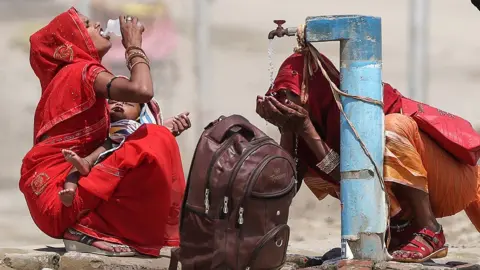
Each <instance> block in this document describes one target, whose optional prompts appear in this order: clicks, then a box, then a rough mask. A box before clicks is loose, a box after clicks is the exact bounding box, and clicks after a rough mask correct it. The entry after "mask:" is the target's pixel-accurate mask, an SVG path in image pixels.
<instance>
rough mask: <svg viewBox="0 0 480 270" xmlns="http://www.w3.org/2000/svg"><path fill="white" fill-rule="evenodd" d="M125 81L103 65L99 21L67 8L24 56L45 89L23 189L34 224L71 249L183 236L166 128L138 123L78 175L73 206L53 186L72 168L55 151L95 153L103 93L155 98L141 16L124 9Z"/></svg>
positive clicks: (105, 121) (166, 242)
mask: <svg viewBox="0 0 480 270" xmlns="http://www.w3.org/2000/svg"><path fill="white" fill-rule="evenodd" d="M120 21H121V29H122V36H123V45H124V46H125V48H126V58H127V65H128V67H129V69H130V71H131V76H130V79H126V78H123V77H115V76H113V75H112V74H110V73H109V72H108V71H107V70H106V69H105V68H104V67H103V66H102V65H101V63H100V61H101V59H102V57H103V56H104V55H105V54H106V53H107V52H108V50H109V49H110V46H111V43H110V41H109V39H108V37H107V38H106V37H104V36H103V35H102V33H101V32H102V29H101V28H100V25H99V24H98V23H96V24H95V23H93V22H90V21H89V20H88V18H86V17H84V16H82V15H79V14H78V12H77V11H76V10H75V9H74V8H71V9H69V10H68V11H67V12H64V13H62V14H60V15H59V16H57V17H56V18H54V19H53V20H52V21H51V22H50V23H49V24H48V25H47V26H45V27H44V28H42V29H40V30H39V31H38V32H36V33H34V34H33V35H32V36H31V38H30V42H31V50H30V62H31V66H32V68H33V70H34V71H35V74H36V75H37V77H38V78H39V80H40V84H41V88H42V95H41V98H40V101H39V103H38V106H37V109H36V112H35V121H34V145H33V147H32V149H31V150H30V151H29V152H28V153H27V155H26V156H25V158H24V159H23V164H22V169H21V179H20V190H21V191H22V192H23V194H24V196H25V199H26V201H27V204H28V208H29V210H30V213H31V216H32V218H33V220H34V222H35V224H36V225H37V226H38V227H39V228H40V230H42V231H43V232H44V233H46V234H47V235H49V236H51V237H54V238H63V239H66V240H69V241H67V242H68V243H69V244H68V245H67V250H77V251H84V252H93V253H99V254H106V255H112V256H116V255H117V256H129V255H134V254H135V253H136V252H138V253H142V254H145V255H151V256H159V252H160V249H161V248H162V247H163V246H175V245H178V244H179V235H178V217H179V209H180V204H181V200H182V196H183V192H184V187H185V179H184V176H183V169H182V165H181V160H180V153H179V149H178V146H177V143H176V141H175V138H174V136H173V135H172V134H171V132H170V131H169V130H168V129H167V128H165V127H163V126H159V125H154V124H148V125H142V126H141V127H140V128H139V129H138V130H137V131H136V132H135V133H134V134H132V135H131V136H130V137H128V139H127V140H126V142H125V144H124V146H123V147H121V148H120V149H118V150H117V151H115V152H114V153H113V154H112V155H111V156H109V157H108V158H107V159H106V160H104V161H103V162H101V163H99V164H97V165H96V166H95V167H93V168H92V170H91V172H90V174H89V175H88V176H85V177H81V178H80V181H79V187H78V190H77V194H76V197H75V199H74V202H73V205H72V206H71V207H64V206H63V205H62V203H61V202H60V200H59V197H58V192H59V191H60V190H61V189H62V186H63V184H64V182H65V180H66V179H65V178H66V177H67V175H68V174H69V172H70V171H71V169H72V166H71V165H70V164H69V163H68V162H66V161H65V159H64V157H63V155H62V153H61V150H62V149H71V150H73V151H75V152H76V153H77V154H79V155H80V156H85V155H87V154H89V153H91V152H92V151H93V150H94V149H96V148H97V147H98V146H100V145H101V144H102V143H103V142H104V140H105V139H106V137H107V134H108V129H109V124H110V123H109V117H108V110H107V103H106V99H107V98H111V99H114V100H117V101H128V102H137V103H146V102H149V101H150V100H151V98H152V97H153V89H152V79H151V76H150V71H149V62H148V58H147V56H146V55H145V53H144V52H143V50H142V49H141V45H142V42H141V41H142V32H143V31H144V29H143V26H141V24H137V21H138V19H137V18H132V17H130V16H127V17H120Z"/></svg>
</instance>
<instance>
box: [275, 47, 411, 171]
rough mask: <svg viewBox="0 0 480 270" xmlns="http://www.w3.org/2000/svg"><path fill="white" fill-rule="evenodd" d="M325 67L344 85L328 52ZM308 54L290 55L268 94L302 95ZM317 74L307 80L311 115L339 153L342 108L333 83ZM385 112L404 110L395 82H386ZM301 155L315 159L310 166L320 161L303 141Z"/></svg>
mask: <svg viewBox="0 0 480 270" xmlns="http://www.w3.org/2000/svg"><path fill="white" fill-rule="evenodd" d="M320 56H321V60H322V64H323V67H324V68H325V70H326V71H327V74H328V76H329V77H330V79H331V80H332V81H333V82H334V83H335V84H336V85H337V87H340V73H339V71H338V69H337V68H336V67H335V65H334V64H333V63H332V62H331V61H330V60H329V59H328V58H327V57H325V56H324V55H322V54H320ZM304 59H305V57H304V55H303V54H301V53H294V54H293V55H291V56H290V57H288V58H287V59H286V60H285V61H284V62H283V64H282V65H281V66H280V69H279V71H278V75H277V77H276V78H275V81H274V83H273V86H272V88H271V89H269V90H268V92H267V93H271V92H277V91H280V90H283V89H285V90H290V91H291V92H293V93H295V94H296V95H299V96H300V95H301V94H302V83H303V79H304V76H305V75H306V74H308V72H305V73H304V61H305V60H304ZM311 68H312V69H313V70H314V72H313V75H312V76H310V77H309V78H308V81H306V83H307V85H308V93H307V94H308V95H307V97H308V99H307V101H308V106H309V110H310V117H311V119H312V121H313V123H314V125H315V128H316V129H317V132H318V133H319V135H320V136H322V138H323V140H324V141H325V142H326V143H327V144H328V146H329V147H330V148H332V149H333V150H334V151H336V152H337V153H338V152H339V151H340V110H339V109H338V107H337V104H336V102H335V99H334V97H333V94H332V90H331V88H330V84H329V82H328V80H327V79H326V78H325V76H324V75H323V74H322V72H321V71H320V69H317V70H315V67H311ZM383 90H384V97H383V101H384V112H385V113H386V114H388V113H396V112H400V108H401V97H402V95H401V94H400V93H399V92H398V91H397V90H396V89H394V88H392V86H391V85H389V84H387V83H384V87H383ZM298 150H299V155H300V156H303V157H304V158H305V159H306V160H309V161H312V162H311V164H309V165H311V166H310V167H312V166H313V167H314V166H315V164H316V163H317V162H318V161H316V158H314V157H315V156H314V155H313V153H311V151H309V149H308V147H307V146H306V145H305V144H304V142H303V141H300V142H299V149H298Z"/></svg>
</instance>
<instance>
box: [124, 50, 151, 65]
mask: <svg viewBox="0 0 480 270" xmlns="http://www.w3.org/2000/svg"><path fill="white" fill-rule="evenodd" d="M135 57H140V58H143V59H144V60H145V61H147V62H150V61H149V60H148V57H147V56H146V55H145V54H144V53H141V52H134V53H131V54H129V55H128V58H127V61H126V62H127V65H128V64H130V62H131V61H132V59H133V58H135Z"/></svg>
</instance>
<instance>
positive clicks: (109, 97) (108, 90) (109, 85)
mask: <svg viewBox="0 0 480 270" xmlns="http://www.w3.org/2000/svg"><path fill="white" fill-rule="evenodd" d="M118 78H124V79H125V78H126V77H125V76H114V77H113V78H111V79H110V81H109V82H108V83H107V99H112V97H111V96H110V88H111V87H112V82H113V81H114V80H116V79H118Z"/></svg>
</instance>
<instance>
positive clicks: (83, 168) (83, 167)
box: [62, 149, 91, 175]
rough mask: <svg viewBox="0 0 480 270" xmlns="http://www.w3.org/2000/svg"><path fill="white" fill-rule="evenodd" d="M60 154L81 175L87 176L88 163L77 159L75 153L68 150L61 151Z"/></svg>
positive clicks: (82, 159)
mask: <svg viewBox="0 0 480 270" xmlns="http://www.w3.org/2000/svg"><path fill="white" fill-rule="evenodd" d="M62 154H63V156H64V157H65V160H67V161H68V162H69V163H71V164H72V165H73V166H74V167H75V168H76V169H77V170H78V172H79V173H80V174H81V175H87V174H88V173H89V172H90V169H91V167H90V163H89V162H88V161H87V160H86V159H84V158H81V157H79V156H78V155H77V154H76V153H75V152H73V151H72V150H68V149H63V150H62Z"/></svg>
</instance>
